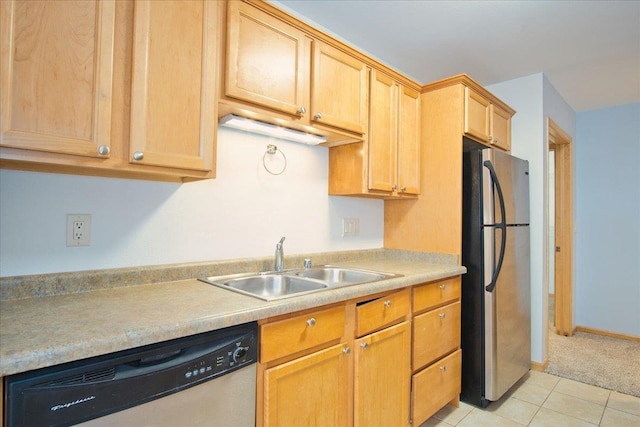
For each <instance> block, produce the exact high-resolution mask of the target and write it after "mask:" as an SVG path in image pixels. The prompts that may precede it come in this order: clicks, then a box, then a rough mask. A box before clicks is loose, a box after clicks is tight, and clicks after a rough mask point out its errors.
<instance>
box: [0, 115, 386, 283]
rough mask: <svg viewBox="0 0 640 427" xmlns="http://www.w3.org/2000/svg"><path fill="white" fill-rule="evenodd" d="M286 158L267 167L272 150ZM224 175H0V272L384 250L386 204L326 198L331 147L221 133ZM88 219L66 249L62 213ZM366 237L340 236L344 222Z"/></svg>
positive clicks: (0, 172) (220, 171)
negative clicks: (274, 170)
mask: <svg viewBox="0 0 640 427" xmlns="http://www.w3.org/2000/svg"><path fill="white" fill-rule="evenodd" d="M269 143H275V144H276V145H277V146H278V148H279V149H281V150H282V151H283V152H284V153H285V155H286V157H287V162H288V163H287V169H286V171H285V172H284V173H283V174H282V175H279V176H274V175H270V174H268V173H267V172H266V171H265V169H264V168H263V165H262V158H263V154H264V153H265V151H266V148H267V144H269ZM217 164H218V167H217V168H218V173H217V175H218V177H217V178H216V179H214V180H205V181H198V182H191V183H187V184H182V185H180V184H172V183H159V182H149V181H137V180H125V179H110V178H97V177H82V176H72V175H59V174H40V173H31V172H19V171H10V170H4V169H3V170H0V276H3V277H6V276H15V275H25V274H36V273H52V272H63V271H80V270H90V269H103V268H118V267H132V266H142V265H158V264H168V263H182V262H196V261H210V260H220V259H232V258H245V257H255V256H270V255H272V254H273V252H274V249H275V244H276V242H277V241H278V240H279V239H280V237H281V236H286V237H287V240H286V241H285V245H284V248H285V254H287V253H289V254H295V253H308V252H321V251H334V250H349V249H371V248H380V247H382V244H383V227H384V204H383V202H382V201H380V200H368V199H359V198H347V197H329V196H328V195H327V176H328V149H327V148H324V147H310V146H306V145H302V144H296V143H292V142H286V141H273V140H271V139H269V138H267V137H262V136H257V135H249V134H246V133H243V132H239V131H234V130H229V129H224V128H222V129H220V130H219V136H218V162H217ZM68 213H88V214H91V215H92V224H91V227H92V229H91V233H92V235H91V246H90V247H67V246H66V239H65V233H66V215H67V214H68ZM345 217H346V218H359V219H360V236H358V237H341V231H342V228H341V227H342V218H345Z"/></svg>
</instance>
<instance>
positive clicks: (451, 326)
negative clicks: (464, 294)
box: [413, 302, 460, 370]
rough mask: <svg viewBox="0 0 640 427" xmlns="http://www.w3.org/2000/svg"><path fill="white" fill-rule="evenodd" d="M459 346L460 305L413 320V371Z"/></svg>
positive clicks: (441, 309)
mask: <svg viewBox="0 0 640 427" xmlns="http://www.w3.org/2000/svg"><path fill="white" fill-rule="evenodd" d="M459 346H460V303H459V302H456V303H453V304H450V305H447V306H444V307H441V308H437V309H435V310H432V311H429V312H427V313H424V314H421V315H419V316H416V317H415V318H414V320H413V369H414V370H416V369H420V368H421V367H423V366H426V365H427V364H429V363H431V362H433V361H434V360H436V359H438V358H440V357H442V356H443V355H445V354H447V353H449V352H451V351H453V350H455V349H457V348H458V347H459Z"/></svg>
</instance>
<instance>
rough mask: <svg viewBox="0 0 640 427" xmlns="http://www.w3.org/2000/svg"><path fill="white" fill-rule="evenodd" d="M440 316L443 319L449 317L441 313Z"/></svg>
mask: <svg viewBox="0 0 640 427" xmlns="http://www.w3.org/2000/svg"><path fill="white" fill-rule="evenodd" d="M438 316H439V317H440V318H441V319H444V318H445V317H447V315H446V314H445V313H440V314H438Z"/></svg>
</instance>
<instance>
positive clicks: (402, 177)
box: [397, 86, 420, 195]
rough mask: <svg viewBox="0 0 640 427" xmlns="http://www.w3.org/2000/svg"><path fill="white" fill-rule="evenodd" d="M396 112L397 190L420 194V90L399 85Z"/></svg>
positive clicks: (402, 192)
mask: <svg viewBox="0 0 640 427" xmlns="http://www.w3.org/2000/svg"><path fill="white" fill-rule="evenodd" d="M399 108H400V110H399V113H398V179H397V184H398V192H399V193H401V194H416V195H417V194H420V92H418V91H416V90H413V89H410V88H407V87H404V86H401V87H400V103H399Z"/></svg>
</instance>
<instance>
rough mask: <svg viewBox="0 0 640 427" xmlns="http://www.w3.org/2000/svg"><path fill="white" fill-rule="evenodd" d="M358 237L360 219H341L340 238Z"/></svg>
mask: <svg viewBox="0 0 640 427" xmlns="http://www.w3.org/2000/svg"><path fill="white" fill-rule="evenodd" d="M358 235H360V219H358V218H343V219H342V237H351V236H358Z"/></svg>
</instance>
